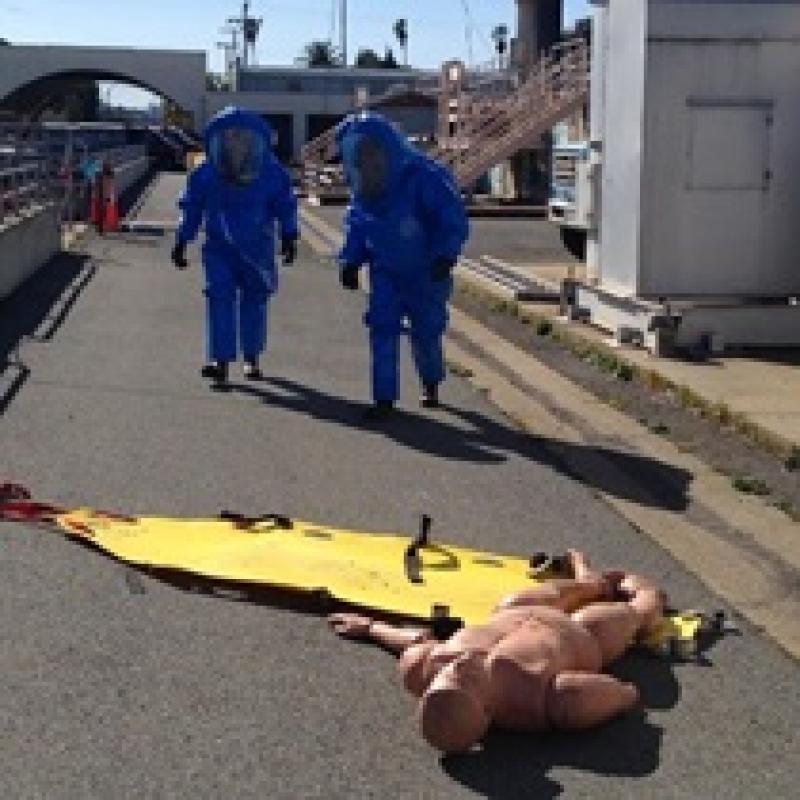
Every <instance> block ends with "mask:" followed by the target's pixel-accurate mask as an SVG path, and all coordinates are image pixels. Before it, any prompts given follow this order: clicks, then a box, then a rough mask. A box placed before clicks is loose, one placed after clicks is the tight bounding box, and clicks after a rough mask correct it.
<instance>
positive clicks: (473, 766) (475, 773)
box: [441, 713, 662, 800]
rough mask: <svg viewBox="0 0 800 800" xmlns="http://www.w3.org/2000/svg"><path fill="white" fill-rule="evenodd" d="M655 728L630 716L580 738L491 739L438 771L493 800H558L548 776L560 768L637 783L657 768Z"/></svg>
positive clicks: (514, 736) (638, 716)
mask: <svg viewBox="0 0 800 800" xmlns="http://www.w3.org/2000/svg"><path fill="white" fill-rule="evenodd" d="M661 738H662V731H661V728H659V727H657V726H655V725H653V724H652V723H650V722H649V721H648V720H647V718H646V717H645V715H644V714H641V713H631V714H627V715H625V716H624V717H620V718H619V719H617V720H614V721H613V722H610V723H608V724H607V725H604V726H602V727H601V728H598V729H596V730H592V731H587V732H586V733H550V734H540V735H537V736H524V735H520V734H510V733H500V732H497V733H492V734H490V736H489V738H488V739H487V740H486V742H485V743H484V745H483V747H482V748H481V750H480V751H478V752H475V753H471V754H469V755H466V756H457V757H453V756H449V757H446V758H443V759H442V762H441V763H442V769H444V771H445V772H446V773H447V775H449V776H450V777H451V778H452V779H453V780H455V781H458V782H459V783H461V784H463V785H464V786H466V787H468V788H469V789H471V790H472V791H473V792H476V793H478V794H480V795H483V796H484V797H490V798H495V800H521V798H528V797H530V798H536V800H550V798H555V797H559V796H560V795H561V794H562V792H563V791H564V787H563V786H562V785H561V784H560V783H559V782H558V781H557V780H555V779H554V778H552V777H550V775H549V773H550V771H551V770H553V769H557V768H566V769H573V770H579V771H581V772H590V773H593V774H595V775H604V776H614V777H627V778H639V777H644V776H646V775H650V774H652V773H653V772H655V770H656V769H657V768H658V764H659V760H660V756H659V754H660V749H661Z"/></svg>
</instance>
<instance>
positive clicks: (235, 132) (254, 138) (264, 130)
mask: <svg viewBox="0 0 800 800" xmlns="http://www.w3.org/2000/svg"><path fill="white" fill-rule="evenodd" d="M272 136H273V133H272V128H271V127H270V126H269V124H268V123H267V122H266V121H265V120H264V119H262V118H261V117H260V116H258V114H254V113H253V112H252V111H245V110H244V109H241V108H235V107H229V108H226V109H224V110H223V111H220V112H219V113H218V114H217V115H216V116H215V117H214V118H213V119H212V120H211V121H210V122H209V123H208V125H207V127H206V130H205V136H204V139H205V147H206V153H207V154H208V158H209V161H210V162H211V164H212V165H213V167H214V169H215V170H216V172H217V173H218V174H219V175H220V176H221V177H222V179H223V180H224V181H225V182H226V183H229V184H232V185H234V186H240V187H245V186H249V185H251V184H252V183H254V182H255V181H256V180H257V179H258V178H259V177H260V176H261V175H262V173H263V172H264V168H265V167H266V165H267V163H268V162H270V161H272V160H273V159H274V156H273V153H272Z"/></svg>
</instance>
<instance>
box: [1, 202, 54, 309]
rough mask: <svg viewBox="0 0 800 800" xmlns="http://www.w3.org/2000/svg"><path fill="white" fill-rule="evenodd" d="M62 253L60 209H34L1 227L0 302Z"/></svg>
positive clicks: (50, 207)
mask: <svg viewBox="0 0 800 800" xmlns="http://www.w3.org/2000/svg"><path fill="white" fill-rule="evenodd" d="M60 249H61V229H60V225H59V211H58V208H57V206H56V205H54V204H51V205H46V206H43V207H39V208H31V209H30V210H29V211H28V212H27V213H26V214H25V215H24V216H22V217H19V218H15V219H8V220H7V221H6V223H5V224H3V225H0V300H2V299H3V298H5V297H8V296H9V295H10V294H11V293H12V292H13V291H14V290H15V289H16V288H17V287H18V286H19V285H20V284H22V283H23V282H24V281H26V280H27V279H28V278H29V277H30V276H31V275H33V274H34V273H35V272H36V271H37V270H38V269H39V268H40V267H41V266H42V265H43V264H46V263H47V262H48V261H49V260H50V259H51V258H52V257H53V256H54V255H55V254H56V253H58V252H59V250H60Z"/></svg>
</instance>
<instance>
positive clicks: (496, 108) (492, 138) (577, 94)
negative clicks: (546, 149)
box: [430, 38, 589, 189]
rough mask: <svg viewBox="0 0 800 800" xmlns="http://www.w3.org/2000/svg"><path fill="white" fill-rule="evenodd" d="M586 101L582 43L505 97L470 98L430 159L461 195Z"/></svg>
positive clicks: (559, 53)
mask: <svg viewBox="0 0 800 800" xmlns="http://www.w3.org/2000/svg"><path fill="white" fill-rule="evenodd" d="M588 96H589V46H588V44H587V42H586V41H585V40H584V39H582V38H580V39H572V40H569V41H566V42H562V43H560V44H558V45H556V46H555V47H554V48H553V49H552V50H551V51H550V52H548V53H547V55H545V56H544V57H543V58H542V59H541V60H540V61H539V62H538V63H537V64H536V65H535V66H534V67H533V69H532V70H531V71H530V73H529V74H528V76H527V78H526V79H525V80H524V81H523V82H522V83H521V84H520V85H519V87H518V88H517V89H516V90H514V91H512V92H510V93H509V94H507V95H506V96H505V97H502V98H500V99H496V96H492V97H486V98H485V99H484V98H482V97H481V96H480V95H475V96H471V97H469V98H467V99H466V102H463V103H462V104H461V107H460V108H459V113H458V114H457V115H455V116H456V119H455V122H454V125H453V130H452V131H450V135H449V136H447V137H440V141H439V145H438V147H437V148H436V150H434V151H433V152H432V153H431V154H430V155H432V157H433V158H435V159H437V160H438V161H440V162H442V163H443V164H446V165H447V166H449V167H450V168H451V170H452V171H453V174H454V176H455V178H456V181H457V182H458V185H459V186H460V187H461V188H463V189H468V188H469V187H471V186H472V185H473V184H474V183H475V181H477V180H478V179H479V178H480V177H481V176H482V175H484V174H485V173H486V172H487V171H488V170H489V169H490V168H491V167H493V166H494V165H495V164H499V163H500V162H501V161H505V160H506V159H508V158H511V157H512V156H513V155H514V154H515V153H518V152H519V151H520V150H524V149H526V148H528V147H531V146H533V145H535V144H536V143H537V141H538V140H539V139H540V137H541V136H542V134H544V133H546V132H547V131H548V130H550V129H551V128H552V127H553V126H554V125H556V124H557V123H559V122H561V121H562V120H563V119H565V118H566V117H569V116H570V115H571V114H573V113H574V112H575V111H577V110H578V109H580V108H581V107H582V106H583V104H584V103H586V102H587V100H588Z"/></svg>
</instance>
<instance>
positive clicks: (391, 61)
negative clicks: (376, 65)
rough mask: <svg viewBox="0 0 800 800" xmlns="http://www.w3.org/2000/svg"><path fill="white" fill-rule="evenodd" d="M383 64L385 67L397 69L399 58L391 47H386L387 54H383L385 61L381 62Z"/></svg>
mask: <svg viewBox="0 0 800 800" xmlns="http://www.w3.org/2000/svg"><path fill="white" fill-rule="evenodd" d="M381 66H382V67H383V69H397V67H398V64H397V59H396V58H395V57H394V53H393V52H392V48H391V47H387V48H386V54H385V55H384V56H383V61H382V62H381Z"/></svg>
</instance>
